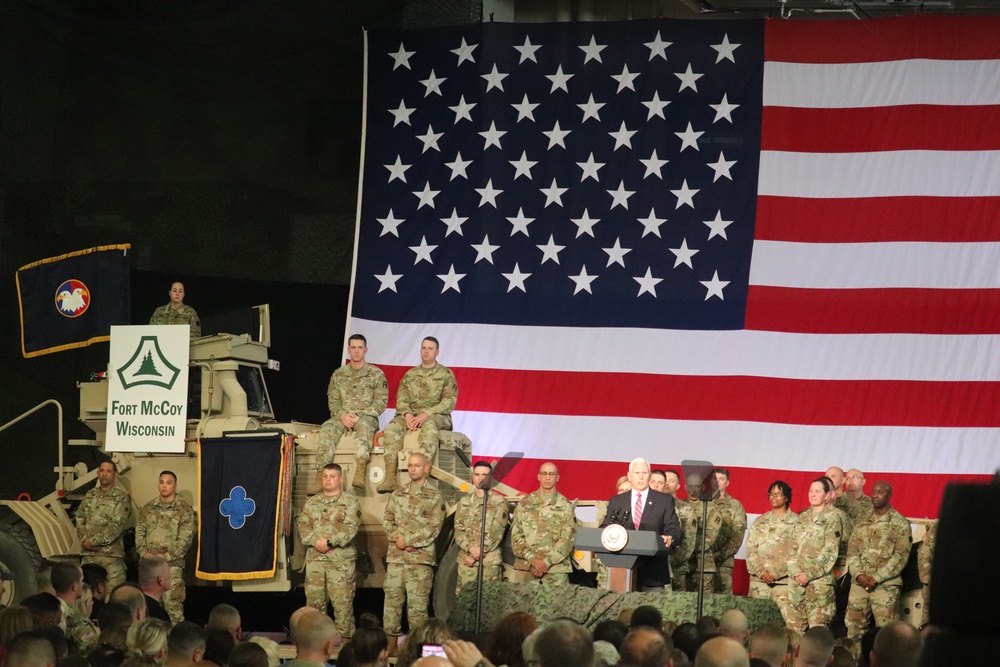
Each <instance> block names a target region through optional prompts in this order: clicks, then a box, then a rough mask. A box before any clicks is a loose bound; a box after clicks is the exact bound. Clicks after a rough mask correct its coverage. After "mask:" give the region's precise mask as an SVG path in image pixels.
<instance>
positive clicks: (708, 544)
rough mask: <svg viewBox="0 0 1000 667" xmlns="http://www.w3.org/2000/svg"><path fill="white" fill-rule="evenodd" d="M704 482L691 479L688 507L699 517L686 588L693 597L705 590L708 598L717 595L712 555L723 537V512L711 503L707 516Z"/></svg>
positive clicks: (689, 482) (691, 477)
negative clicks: (721, 535)
mask: <svg viewBox="0 0 1000 667" xmlns="http://www.w3.org/2000/svg"><path fill="white" fill-rule="evenodd" d="M702 482H703V480H702V479H701V477H700V476H699V475H697V474H691V475H688V476H687V480H686V488H687V501H686V504H687V505H688V506H690V507H691V509H692V513H693V514H694V516H695V520H696V532H695V533H693V540H694V545H693V547H694V548H693V549H692V550H691V557H690V558H689V559H688V567H687V573H688V575H687V584H686V585H685V588H686V589H687V591H688V592H690V593H696V592H698V587H699V586H701V590H702V591H703V592H704V593H706V594H708V593H714V592H715V570H716V565H715V557H714V556H713V555H712V554H713V552H714V547H715V544H716V543H717V542H718V541H719V535H720V534H721V532H722V512H721V511H720V510H719V507H718V505H716V504H715V503H714V502H711V501H710V502H708V508H707V509H708V511H707V513H704V512H705V509H706V508H704V507H703V506H702V501H701V499H700V496H701V485H702ZM703 513H704V514H703ZM703 516H704V518H705V520H706V524H705V525H704V526H702V518H703ZM685 539H686V538H685ZM702 540H704V543H705V563H704V575H702V574H700V573H701V572H702V562H701V546H702Z"/></svg>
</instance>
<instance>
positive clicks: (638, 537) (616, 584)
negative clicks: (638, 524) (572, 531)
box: [574, 528, 668, 593]
mask: <svg viewBox="0 0 1000 667" xmlns="http://www.w3.org/2000/svg"><path fill="white" fill-rule="evenodd" d="M603 532H604V529H603V528H577V529H576V542H575V545H574V546H575V548H576V549H578V550H580V551H593V552H594V554H595V555H596V556H597V557H598V558H599V559H600V560H601V562H602V563H604V565H605V566H606V567H607V568H608V590H610V591H615V592H618V593H627V592H630V591H634V590H635V576H634V574H635V572H634V570H635V566H636V561H638V560H639V557H640V556H655V555H656V554H660V553H665V552H666V551H668V549H667V547H666V546H665V545H664V544H663V538H661V537H660V536H659V534H657V532H656V531H655V530H626V531H625V532H626V533H627V535H628V542H627V543H626V545H625V547H624V548H623V549H621V550H620V551H608V550H607V549H606V548H605V547H604V544H603V542H602V541H601V534H602V533H603Z"/></svg>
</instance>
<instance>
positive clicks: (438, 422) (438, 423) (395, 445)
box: [382, 415, 451, 465]
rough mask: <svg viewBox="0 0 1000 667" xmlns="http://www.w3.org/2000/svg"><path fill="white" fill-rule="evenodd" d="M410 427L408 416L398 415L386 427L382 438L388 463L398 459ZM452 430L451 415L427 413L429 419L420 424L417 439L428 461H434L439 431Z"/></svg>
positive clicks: (390, 463)
mask: <svg viewBox="0 0 1000 667" xmlns="http://www.w3.org/2000/svg"><path fill="white" fill-rule="evenodd" d="M408 430H409V429H407V428H406V417H405V416H404V415H397V416H395V417H393V418H392V421H391V422H389V424H388V425H387V426H386V427H385V436H383V438H382V446H383V447H384V448H385V460H386V465H392V462H393V461H396V460H397V457H398V455H399V452H401V451H402V450H403V437H404V436H405V435H406V433H407V431H408ZM450 430H451V416H450V415H427V419H426V420H425V421H424V423H423V424H422V425H421V426H420V430H419V431H418V435H417V440H418V442H419V450H420V451H421V452H423V454H424V456H426V457H427V460H428V461H431V462H433V461H434V455H435V454H437V450H438V432H439V431H450Z"/></svg>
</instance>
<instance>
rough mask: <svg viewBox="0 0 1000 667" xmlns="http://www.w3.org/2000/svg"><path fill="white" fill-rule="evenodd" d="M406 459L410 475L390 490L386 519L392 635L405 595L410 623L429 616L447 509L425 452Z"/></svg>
mask: <svg viewBox="0 0 1000 667" xmlns="http://www.w3.org/2000/svg"><path fill="white" fill-rule="evenodd" d="M407 464H408V465H407V474H408V475H409V477H410V481H409V483H408V484H404V485H403V486H402V487H400V488H399V489H396V490H395V491H393V493H392V495H391V496H389V502H388V503H387V504H386V506H385V514H384V516H383V519H382V526H383V527H384V528H385V535H386V538H387V539H388V541H389V553H388V554H387V555H386V562H387V564H388V566H387V568H386V573H385V583H384V584H383V585H382V588H383V589H384V590H385V613H384V616H383V619H382V625H383V627H385V632H386V634H388V635H390V636H398V635H399V634H400V632H401V631H402V615H403V601H404V599H405V601H406V603H407V620H408V621H409V624H410V628H411V629H412V628H415V627H416V626H417V625H418V624H419V623H420V622H421V621H423V620H425V619H426V618H427V605H428V602H429V601H430V596H431V588H432V587H433V585H434V563H435V562H436V560H435V549H434V540H435V539H437V536H438V533H439V532H441V524H442V523H443V522H444V512H445V508H444V499H442V498H441V494H440V493H439V492H438V490H437V489H436V488H434V486H433V485H431V484H429V483H428V481H427V480H428V478H427V476H428V474H429V473H430V469H431V466H430V462H429V461H428V459H427V456H425V455H424V454H422V453H421V452H414V453H413V454H411V455H410V458H409V461H408V462H407ZM391 641H392V640H391V639H390V642H391Z"/></svg>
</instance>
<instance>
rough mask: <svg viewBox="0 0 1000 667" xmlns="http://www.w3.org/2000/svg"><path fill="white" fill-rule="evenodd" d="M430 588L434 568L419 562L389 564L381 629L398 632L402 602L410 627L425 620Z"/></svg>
mask: <svg viewBox="0 0 1000 667" xmlns="http://www.w3.org/2000/svg"><path fill="white" fill-rule="evenodd" d="M433 587H434V568H433V567H432V566H431V565H422V564H419V563H389V565H388V567H387V568H386V572H385V582H384V583H383V584H382V589H383V590H384V591H385V614H384V620H385V623H384V625H385V632H386V634H389V635H399V634H401V632H402V628H403V601H404V600H406V618H407V620H408V621H409V624H410V630H412V629H413V628H415V627H417V625H418V624H419V623H421V622H423V621H425V620H427V616H428V612H427V607H428V605H429V603H430V599H431V589H432V588H433Z"/></svg>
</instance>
